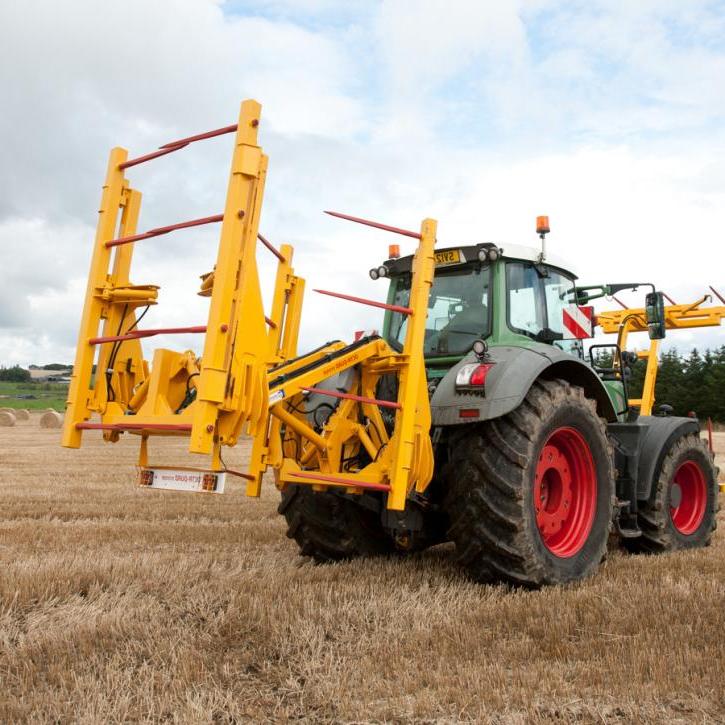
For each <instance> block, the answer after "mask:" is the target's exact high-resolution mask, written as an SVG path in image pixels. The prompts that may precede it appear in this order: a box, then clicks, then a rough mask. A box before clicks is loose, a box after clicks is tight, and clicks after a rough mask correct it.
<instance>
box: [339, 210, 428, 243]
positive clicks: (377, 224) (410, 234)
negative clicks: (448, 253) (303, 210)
mask: <svg viewBox="0 0 725 725" xmlns="http://www.w3.org/2000/svg"><path fill="white" fill-rule="evenodd" d="M325 214H329V215H330V216H334V217H337V218H338V219H347V221H349V222H355V223H356V224H365V226H368V227H375V228H376V229H382V230H384V231H386V232H393V233H394V234H402V235H403V236H404V237H413V239H420V233H419V232H411V231H409V230H407V229H400V228H399V227H391V226H388V225H387V224H381V223H380V222H373V221H370V220H369V219H361V218H360V217H356V216H350V215H349V214H340V212H337V211H326V212H325Z"/></svg>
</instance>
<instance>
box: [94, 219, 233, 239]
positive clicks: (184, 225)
mask: <svg viewBox="0 0 725 725" xmlns="http://www.w3.org/2000/svg"><path fill="white" fill-rule="evenodd" d="M223 220H224V214H215V215H214V216H205V217H202V218H201V219H192V220H191V221H188V222H179V223H178V224H170V225H169V226H167V227H157V228H156V229H149V231H147V232H143V233H142V234H134V235H133V236H130V237H119V238H118V239H111V241H109V242H106V247H118V246H120V245H121V244H130V243H131V242H138V241H139V240H140V239H150V238H151V237H160V236H161V235H162V234H168V233H169V232H173V231H176V230H177V229H188V228H189V227H199V226H201V225H202V224H213V223H214V222H220V221H223Z"/></svg>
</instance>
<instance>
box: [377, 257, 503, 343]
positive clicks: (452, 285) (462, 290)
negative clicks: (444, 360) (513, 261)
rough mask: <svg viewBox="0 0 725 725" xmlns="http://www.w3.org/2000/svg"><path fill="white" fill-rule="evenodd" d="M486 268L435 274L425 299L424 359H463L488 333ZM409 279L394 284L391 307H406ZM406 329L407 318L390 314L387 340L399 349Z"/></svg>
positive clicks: (470, 268)
mask: <svg viewBox="0 0 725 725" xmlns="http://www.w3.org/2000/svg"><path fill="white" fill-rule="evenodd" d="M490 279H491V275H490V270H489V267H487V266H486V267H459V268H458V269H452V270H446V271H445V272H443V271H440V272H436V275H435V278H434V280H433V287H432V288H431V291H430V295H429V297H428V318H427V320H426V328H425V343H424V348H423V352H424V354H425V355H446V354H447V355H464V354H465V353H467V352H468V351H469V350H470V349H471V345H472V344H473V341H474V340H477V339H478V338H480V337H487V336H488V334H489V332H490V329H489V325H490V323H489V314H488V312H489V299H488V293H489V287H490ZM409 301H410V275H404V276H402V277H399V278H398V279H397V281H396V289H395V298H394V304H396V305H401V306H402V307H407V306H408V303H409ZM407 329H408V318H407V315H403V314H401V313H400V312H393V313H392V316H391V319H390V333H389V338H390V339H391V340H393V341H395V342H398V343H399V344H400V345H402V344H403V342H404V341H405V333H406V331H407Z"/></svg>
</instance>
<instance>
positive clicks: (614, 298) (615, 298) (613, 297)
mask: <svg viewBox="0 0 725 725" xmlns="http://www.w3.org/2000/svg"><path fill="white" fill-rule="evenodd" d="M612 299H613V300H614V301H615V302H616V303H617V304H619V305H621V306H622V307H623V308H624V309H625V310H628V309H629V307H627V305H625V304H624V302H622V300H620V299H618V298H617V297H616V296H615V295H612Z"/></svg>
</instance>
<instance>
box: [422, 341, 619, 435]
mask: <svg viewBox="0 0 725 725" xmlns="http://www.w3.org/2000/svg"><path fill="white" fill-rule="evenodd" d="M488 358H489V362H492V363H495V364H494V365H493V367H492V368H491V370H490V371H489V373H488V375H487V377H486V384H485V386H484V390H483V393H478V392H476V393H470V392H462V391H458V390H457V389H456V375H457V373H458V370H459V369H460V368H461V366H462V365H465V364H466V363H472V362H476V357H475V355H474V354H473V353H472V352H471V353H469V354H468V355H466V357H465V358H464V359H463V360H461V361H460V362H459V363H458V364H457V365H454V366H453V367H452V368H451V369H450V370H449V371H448V373H447V374H446V376H445V377H444V378H443V379H442V380H441V381H440V383H439V384H438V386H437V387H436V389H435V391H434V393H433V395H432V397H431V402H430V404H431V414H432V422H433V426H434V427H435V426H448V425H460V424H462V423H476V422H478V421H481V420H491V419H493V418H500V417H501V416H502V415H506V414H507V413H510V412H511V411H512V410H514V409H515V408H518V406H519V405H521V403H522V402H523V400H524V398H525V397H526V394H527V393H528V392H529V389H530V388H531V386H532V385H533V384H534V382H535V381H536V380H537V379H538V378H540V377H541V378H546V379H551V378H561V379H564V380H568V381H569V382H571V383H572V384H574V385H579V386H581V387H582V388H584V391H585V393H586V394H587V396H589V397H590V398H593V399H594V400H596V402H597V409H598V412H599V415H601V416H602V417H603V418H605V419H606V420H607V421H614V420H616V419H617V415H616V411H615V409H614V406H613V405H612V401H611V400H610V398H609V395H608V394H607V390H606V388H605V387H604V384H603V383H602V381H601V380H600V379H599V377H598V375H597V374H596V373H595V372H594V371H593V370H592V369H591V367H589V366H588V365H586V364H585V363H584V362H582V361H581V360H579V359H578V358H575V357H573V356H571V355H569V354H568V353H565V352H564V351H563V350H559V348H556V347H552V346H551V345H544V344H532V345H531V346H530V347H513V346H511V347H509V346H501V347H492V348H491V349H490V351H489V353H488ZM462 409H465V410H467V411H471V410H473V409H475V410H477V411H478V415H477V416H475V415H471V413H470V412H469V413H468V415H471V417H465V418H462V417H461V410H462Z"/></svg>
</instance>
